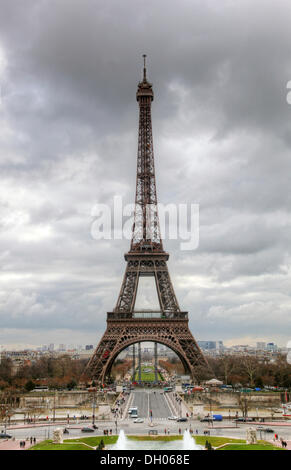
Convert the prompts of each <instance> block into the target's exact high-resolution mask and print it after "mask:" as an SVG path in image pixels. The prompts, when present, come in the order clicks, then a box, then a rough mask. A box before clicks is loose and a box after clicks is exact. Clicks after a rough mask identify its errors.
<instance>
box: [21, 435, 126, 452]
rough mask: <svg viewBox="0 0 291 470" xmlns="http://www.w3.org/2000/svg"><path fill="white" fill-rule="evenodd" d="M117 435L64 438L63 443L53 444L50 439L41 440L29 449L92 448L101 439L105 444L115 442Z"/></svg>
mask: <svg viewBox="0 0 291 470" xmlns="http://www.w3.org/2000/svg"><path fill="white" fill-rule="evenodd" d="M117 438H118V436H95V437H84V438H82V437H81V438H79V439H65V440H64V442H63V444H53V442H52V440H46V441H42V442H40V443H39V444H36V445H35V446H33V447H31V448H30V449H29V450H93V449H92V447H96V446H97V445H98V444H99V442H100V441H101V439H102V440H103V442H104V443H105V445H106V444H115V442H116V441H117Z"/></svg>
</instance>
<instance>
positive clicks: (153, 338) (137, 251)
mask: <svg viewBox="0 0 291 470" xmlns="http://www.w3.org/2000/svg"><path fill="white" fill-rule="evenodd" d="M143 58H144V68H143V80H142V81H141V82H139V84H138V88H137V93H136V99H137V102H138V104H139V134H138V153H137V176H136V196H135V212H134V224H133V228H132V239H131V246H130V250H129V252H128V253H126V254H125V255H124V257H125V260H126V262H127V266H126V270H125V274H124V278H123V282H122V285H121V289H120V293H119V297H118V300H117V303H116V306H115V308H114V310H113V312H108V313H107V329H106V331H105V333H104V335H103V337H102V339H101V340H100V342H99V344H98V346H97V348H96V350H95V352H94V354H93V356H92V357H91V359H90V361H89V363H88V364H87V366H86V369H85V371H84V375H85V376H86V377H90V378H91V379H92V380H94V381H95V382H97V383H102V384H103V383H105V381H106V377H107V376H108V375H109V374H110V371H111V368H112V365H113V363H114V360H115V359H116V357H117V356H118V354H119V353H120V352H121V351H122V350H124V349H125V348H127V347H128V346H130V345H134V344H135V343H140V342H144V341H149V342H154V343H155V344H156V343H161V344H163V345H165V346H168V347H169V348H170V349H171V350H172V351H174V352H175V353H176V354H177V355H178V357H179V358H180V360H181V361H182V363H183V366H184V369H185V372H187V373H189V374H191V376H192V379H193V380H194V378H195V375H196V372H197V371H198V370H199V368H200V370H201V369H203V368H204V369H207V368H208V364H207V361H206V359H205V358H204V356H203V354H202V352H201V350H200V349H199V346H198V345H197V343H196V341H195V339H194V338H193V336H192V334H191V332H190V330H189V327H188V313H187V312H183V311H181V310H180V307H179V304H178V301H177V298H176V295H175V292H174V288H173V285H172V282H171V279H170V275H169V271H168V266H167V261H168V259H169V254H168V253H167V252H166V251H164V248H163V243H162V239H161V234H160V226H159V218H158V211H157V193H156V179H155V166H154V151H153V137H152V120H151V103H152V101H153V99H154V94H153V88H152V84H151V83H149V81H148V79H147V70H146V56H145V55H143ZM141 276H152V277H153V278H154V280H155V285H156V289H157V294H158V300H159V309H158V311H152V310H146V311H145V310H143V311H136V310H135V301H136V295H137V289H138V283H139V278H140V277H141ZM196 378H197V377H196Z"/></svg>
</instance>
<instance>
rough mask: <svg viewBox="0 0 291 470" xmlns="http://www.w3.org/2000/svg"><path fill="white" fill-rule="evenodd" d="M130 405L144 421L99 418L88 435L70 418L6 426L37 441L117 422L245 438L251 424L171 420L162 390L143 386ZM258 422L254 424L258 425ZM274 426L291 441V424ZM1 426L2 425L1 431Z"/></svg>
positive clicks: (130, 430)
mask: <svg viewBox="0 0 291 470" xmlns="http://www.w3.org/2000/svg"><path fill="white" fill-rule="evenodd" d="M130 406H137V407H138V411H139V417H141V418H144V423H134V422H133V421H134V420H133V419H130V418H128V417H125V419H122V420H121V419H118V420H117V422H116V423H115V420H113V419H112V420H109V421H100V420H99V421H98V420H96V425H97V426H98V429H97V430H95V431H94V433H92V434H91V433H90V434H85V433H82V431H81V428H82V427H83V426H91V424H92V422H91V421H87V422H84V421H79V422H78V420H76V421H74V422H73V421H71V422H70V425H69V426H68V425H65V424H60V423H59V424H57V423H55V424H53V425H52V426H50V425H41V426H31V427H29V428H27V427H23V426H19V425H18V428H17V426H10V427H8V428H7V432H8V433H9V434H11V435H12V436H14V437H15V438H16V439H25V438H27V437H28V438H29V437H30V436H32V437H36V438H37V439H38V440H43V439H51V438H52V435H53V430H54V429H55V428H59V427H61V428H64V427H68V428H69V434H68V435H65V436H64V438H76V437H80V436H81V437H88V436H94V435H95V436H96V435H97V436H100V435H103V430H104V429H109V430H110V429H112V434H116V425H117V432H119V431H120V429H123V430H124V432H125V433H126V434H147V433H148V431H149V430H150V429H155V430H157V431H158V433H159V434H161V433H162V434H163V433H164V431H165V428H167V430H169V433H170V434H178V433H179V429H181V431H182V432H183V431H184V430H185V429H192V430H193V433H194V435H195V434H196V430H197V434H202V435H203V432H204V430H209V431H210V435H212V436H228V437H234V438H243V439H245V438H246V430H247V428H248V427H250V425H249V424H247V425H246V424H240V423H239V424H238V425H237V427H232V426H234V424H233V422H232V420H228V419H224V420H223V422H222V423H221V424H219V425H221V426H231V427H226V428H225V429H223V428H221V429H213V428H212V427H211V426H210V427H209V426H208V423H200V422H199V421H198V420H197V419H193V420H188V422H183V423H179V422H178V423H177V422H176V421H171V420H168V419H167V418H168V416H171V414H172V413H171V411H170V409H169V406H168V403H167V401H166V399H165V396H164V395H163V394H161V393H160V390H159V391H158V390H155V391H154V390H152V389H144V390H135V391H134V392H133V400H132V404H131V405H130ZM149 410H152V412H153V419H152V422H151V420H150V417H149ZM256 427H257V425H254V428H256ZM270 427H272V429H274V431H275V433H277V434H278V435H279V436H280V437H283V438H284V439H286V440H291V426H286V425H285V426H284V425H283V424H282V425H279V426H274V427H273V426H270ZM1 429H2V427H0V430H1ZM257 437H258V438H259V439H260V438H262V439H272V438H273V434H268V433H265V432H264V431H262V432H261V433H260V432H258V431H257ZM0 450H1V449H0Z"/></svg>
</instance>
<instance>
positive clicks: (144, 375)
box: [133, 366, 163, 382]
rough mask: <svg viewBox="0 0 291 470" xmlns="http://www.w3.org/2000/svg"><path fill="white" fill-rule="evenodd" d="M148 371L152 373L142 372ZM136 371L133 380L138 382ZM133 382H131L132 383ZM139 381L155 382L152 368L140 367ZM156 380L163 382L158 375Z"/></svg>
mask: <svg viewBox="0 0 291 470" xmlns="http://www.w3.org/2000/svg"><path fill="white" fill-rule="evenodd" d="M147 369H150V370H151V371H152V372H144V370H147ZM138 379H139V377H138V371H136V372H135V376H134V380H135V381H138ZM134 380H133V381H134ZM141 380H142V381H143V382H154V381H155V369H154V366H141ZM158 380H163V378H162V377H161V375H160V374H159V373H158Z"/></svg>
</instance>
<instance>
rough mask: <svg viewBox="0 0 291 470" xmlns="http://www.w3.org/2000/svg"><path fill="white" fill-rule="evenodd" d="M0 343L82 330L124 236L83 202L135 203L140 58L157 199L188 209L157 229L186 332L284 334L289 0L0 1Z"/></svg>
mask: <svg viewBox="0 0 291 470" xmlns="http://www.w3.org/2000/svg"><path fill="white" fill-rule="evenodd" d="M0 7H1V15H0V84H1V102H0V125H1V128H0V165H1V173H0V178H1V181H0V224H1V232H0V260H1V263H0V275H1V285H0V325H1V330H0V344H2V345H6V346H7V345H10V346H12V345H18V346H19V347H21V346H23V345H24V344H29V345H39V344H42V343H56V344H58V343H67V344H68V343H78V344H82V343H83V344H84V343H94V344H96V342H97V341H98V340H99V339H100V336H101V334H102V333H103V331H104V329H105V326H106V323H105V319H106V312H107V311H111V310H112V309H113V307H114V306H115V303H116V300H117V295H118V292H119V289H120V284H121V280H122V275H123V272H124V269H125V262H124V259H123V253H124V252H125V251H126V250H127V249H128V247H129V242H128V240H104V241H100V240H99V241H98V240H95V239H94V238H92V236H91V227H92V215H91V214H92V208H93V207H94V206H95V205H96V204H98V203H104V204H108V205H110V206H112V202H113V197H114V196H116V195H120V196H122V197H123V199H124V201H125V202H132V201H133V200H134V191H135V171H136V150H137V125H138V109H137V103H136V101H135V92H136V86H137V82H138V80H140V78H141V72H142V69H141V67H142V61H141V54H142V53H147V54H148V73H149V77H150V80H151V81H152V82H153V85H154V92H155V101H154V102H153V110H152V112H153V131H154V145H155V158H156V176H157V185H158V197H159V200H160V202H163V203H165V204H169V203H197V204H199V206H200V244H199V248H198V249H197V250H195V251H181V250H180V242H179V241H178V240H177V241H175V240H171V241H165V243H164V245H165V248H166V249H167V250H169V251H170V253H171V257H170V261H169V268H170V272H171V276H172V280H173V284H174V287H175V290H176V294H177V297H178V300H179V303H180V306H181V308H183V309H184V310H189V312H190V327H191V330H192V332H193V334H194V336H195V337H196V339H200V340H207V339H213V340H220V339H222V340H224V341H225V343H226V344H241V343H244V344H245V343H255V341H256V340H270V341H275V342H278V343H279V344H281V345H283V346H284V345H286V343H287V341H288V340H290V337H291V320H290V308H291V302H290V294H291V282H290V281H291V270H290V257H291V256H290V255H291V251H290V238H291V222H290V221H291V219H290V210H291V192H290V175H291V155H290V145H291V106H290V105H288V103H287V101H286V94H287V89H286V84H287V82H288V81H289V80H291V30H290V18H291V4H290V2H289V1H287V0H286V1H283V0H277V1H276V2H274V1H273V0H272V1H268V0H264V1H259V0H236V1H230V0H220V1H219V2H217V1H216V0H213V1H206V0H203V1H202V0H201V1H199V0H179V1H174V0H173V1H170V2H169V1H166V0H158V1H157V0H148V1H147V2H144V1H140V0H124V1H122V2H121V1H120V0H25V1H23V0H0Z"/></svg>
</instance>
